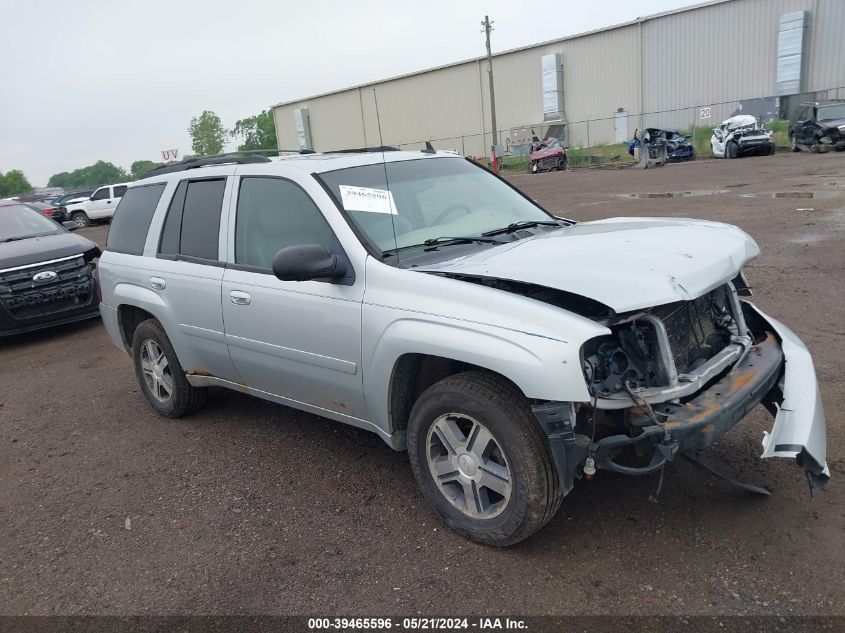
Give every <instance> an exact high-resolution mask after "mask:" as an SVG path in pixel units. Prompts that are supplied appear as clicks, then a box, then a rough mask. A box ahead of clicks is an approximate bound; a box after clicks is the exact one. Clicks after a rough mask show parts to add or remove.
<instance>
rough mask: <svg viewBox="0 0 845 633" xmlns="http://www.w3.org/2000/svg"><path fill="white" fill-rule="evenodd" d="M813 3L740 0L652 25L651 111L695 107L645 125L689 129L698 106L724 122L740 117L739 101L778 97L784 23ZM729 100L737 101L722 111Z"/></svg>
mask: <svg viewBox="0 0 845 633" xmlns="http://www.w3.org/2000/svg"><path fill="white" fill-rule="evenodd" d="M813 4H814V0H737V1H735V2H727V3H724V4H718V5H714V6H710V7H704V8H701V9H696V10H692V11H687V12H684V13H677V14H672V15H667V16H664V17H661V18H659V19H656V20H649V21H647V22H644V23H643V50H642V57H643V109H644V111H645V112H646V113H648V112H660V111H663V110H669V109H673V108H679V107H689V108H690V109H689V111H686V112H680V113H666V114H661V115H654V116H647V117H644V122H645V123H646V124H647V125H648V124H652V125H653V124H661V125H667V126H671V127H685V126H687V125H688V124H689V123H691V118H692V116H693V112H694V110H693V106H696V105H712V106H713V110H714V114H713V118H714V119H717V120H718V119H721V118H724V116H727V115H728V114H730V113H731V112H733V110H735V109H736V103H735V102H736V101H738V100H741V99H751V98H756V97H765V96H771V95H773V94H774V93H775V90H774V82H775V56H776V51H777V31H778V19H779V18H780V16H781V15H782V14H783V13H788V12H791V11H799V10H803V9H812V8H813ZM725 101H730V102H732V103H731V104H726V105H722V106H719V105H717V104H720V103H721V102H725ZM711 123H712V121H711Z"/></svg>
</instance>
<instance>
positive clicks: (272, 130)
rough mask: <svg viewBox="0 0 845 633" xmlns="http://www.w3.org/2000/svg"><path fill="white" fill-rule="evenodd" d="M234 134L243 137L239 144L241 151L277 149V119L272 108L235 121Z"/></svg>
mask: <svg viewBox="0 0 845 633" xmlns="http://www.w3.org/2000/svg"><path fill="white" fill-rule="evenodd" d="M232 136H236V137H239V138H241V139H243V143H242V144H241V145H238V149H239V150H241V151H245V150H251V149H276V121H275V120H274V118H273V111H272V110H263V111H262V112H261V114H256V115H255V116H251V117H247V118H245V119H241V120H240V121H237V122H235V127H234V128H232Z"/></svg>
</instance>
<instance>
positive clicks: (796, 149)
mask: <svg viewBox="0 0 845 633" xmlns="http://www.w3.org/2000/svg"><path fill="white" fill-rule="evenodd" d="M789 140H790V141H791V144H790V149H791V150H792V151H793V152H800V151H801V148H800V147H798V141H797V140H796V139H795V135H794V134H793V135H792V136H790V137H789Z"/></svg>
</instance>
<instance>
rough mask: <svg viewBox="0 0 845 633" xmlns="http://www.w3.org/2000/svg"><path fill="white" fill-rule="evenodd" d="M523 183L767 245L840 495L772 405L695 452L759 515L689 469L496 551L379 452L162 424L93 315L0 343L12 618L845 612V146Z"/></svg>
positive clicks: (344, 441) (611, 211)
mask: <svg viewBox="0 0 845 633" xmlns="http://www.w3.org/2000/svg"><path fill="white" fill-rule="evenodd" d="M512 180H513V182H514V183H515V184H516V185H517V186H519V187H521V188H523V189H524V190H525V191H527V192H528V193H529V194H530V195H532V196H533V197H535V198H536V199H537V200H539V201H540V202H541V203H543V204H544V205H545V206H546V207H547V208H549V209H550V210H552V211H554V212H556V213H559V214H560V215H564V216H567V217H571V218H574V219H578V220H587V219H594V218H602V217H609V216H613V215H626V216H642V215H659V216H688V217H697V218H705V219H711V220H720V221H725V222H731V223H734V224H737V225H739V226H740V227H742V228H743V229H745V230H746V231H747V232H748V233H750V234H751V235H752V236H753V237H754V238H756V239H757V240H758V242H759V243H760V246H761V248H762V250H763V255H762V256H761V257H760V258H759V259H758V260H757V261H755V262H754V263H752V264H751V265H750V266H749V267H748V269H747V272H748V276H749V278H750V281H751V282H752V284H753V286H754V290H755V301H756V302H757V303H758V304H759V305H760V306H761V307H762V308H763V309H764V310H765V311H767V312H770V313H771V314H773V315H776V316H777V317H778V318H779V319H781V320H783V321H784V322H786V323H787V324H789V325H790V326H791V327H792V328H793V329H794V330H795V331H796V332H797V333H798V334H799V335H800V336H801V337H802V338H803V339H804V341H805V342H806V343H807V345H808V346H809V347H810V349H811V351H812V352H813V355H814V358H815V362H816V369H817V372H818V377H819V380H820V383H821V388H822V394H823V399H824V404H825V408H826V411H827V420H828V461H829V464H830V467H831V471H832V477H833V479H832V481H831V485H830V486H829V487H828V490H827V491H825V492H823V493H817V494H816V496H815V497H814V498H811V497H810V494H809V492H808V488H807V484H806V482H805V481H804V479H803V477H802V474H801V472H800V470H799V469H798V468H796V467H795V466H794V465H793V464H791V463H789V462H786V461H767V462H765V463H764V462H761V461H760V459H759V458H758V457H759V454H760V451H761V449H760V440H761V437H762V432H763V430H766V429H768V428H770V426H771V422H770V418H769V417H768V415H767V414H766V413H765V412H764V411H763V410H762V408H759V407H758V409H757V410H755V411H754V412H753V413H752V414H751V416H750V417H749V418H747V419H746V420H745V421H744V422H743V423H742V424H740V425H739V426H738V427H736V428H735V429H734V430H733V431H731V432H730V433H729V434H728V435H727V436H726V437H725V438H723V439H722V441H721V442H719V443H718V444H717V445H715V446H714V447H712V448H711V449H710V450H709V451H707V452H706V453H705V454H704V456H703V459H704V460H705V461H707V462H708V463H710V464H712V465H715V466H718V467H722V468H726V469H729V470H731V471H733V472H735V473H736V474H737V475H738V476H739V478H741V479H742V480H744V481H748V482H750V483H764V484H765V485H767V486H768V487H769V488H770V489H771V490H772V492H773V494H772V496H771V497H769V498H766V499H760V498H752V497H749V496H747V495H746V494H744V493H742V492H740V491H737V490H735V489H733V488H731V487H730V486H728V485H726V484H723V483H722V482H721V481H719V480H717V479H714V478H712V477H710V476H705V475H703V474H702V472H701V471H699V470H697V469H695V468H694V467H693V466H691V465H690V464H688V463H686V462H683V461H677V462H673V464H672V465H671V466H670V467H669V468H667V472H666V479H665V485H664V489H663V492H662V495H661V497H660V503H659V504H656V505H655V504H651V503H649V501H648V493H649V491H650V489H651V482H650V481H649V480H646V479H633V478H624V477H619V476H615V475H612V474H609V473H599V475H598V476H597V477H596V478H595V480H593V481H592V482H581V483H580V485H578V486H576V489H575V490H574V491H573V492H572V494H571V495H570V496H569V497H567V498H566V499H565V500H564V504H563V508H562V509H561V511H560V513H559V514H558V515H557V517H556V518H555V519H554V520H553V521H552V522H551V523H550V524H549V525H548V526H547V527H546V528H545V529H544V530H542V531H541V532H540V533H539V534H537V535H536V536H535V537H533V538H531V539H530V540H528V541H527V542H524V543H522V544H520V545H518V546H516V547H512V548H509V549H504V550H502V549H493V548H488V547H484V546H480V545H476V544H474V543H471V542H469V541H467V540H465V539H463V538H461V537H460V536H458V535H456V534H454V533H452V532H451V531H449V530H447V529H444V528H443V527H441V525H440V524H439V522H438V521H437V519H436V518H435V516H434V514H433V513H432V512H431V511H430V510H429V509H428V507H427V506H426V505H425V503H424V501H423V499H422V497H421V496H420V494H419V493H418V492H417V488H416V485H415V483H414V480H413V477H412V475H411V471H410V468H409V467H408V464H407V459H406V456H405V454H404V453H395V452H393V451H392V450H390V449H389V448H388V447H387V446H386V445H385V444H384V443H382V441H381V440H380V439H378V438H377V437H376V436H375V435H371V434H369V433H366V432H364V431H360V430H357V429H354V428H351V427H345V426H342V425H340V424H337V423H334V422H330V421H327V420H324V419H321V418H317V417H314V416H311V415H307V414H304V413H299V412H297V411H294V410H292V409H288V408H285V407H282V406H277V405H274V404H270V403H267V402H263V401H260V400H257V399H253V398H250V397H247V396H244V395H241V394H237V393H229V392H215V393H214V394H213V395H212V397H211V398H210V400H209V403H208V405H207V406H206V407H205V408H204V409H203V410H202V411H200V412H199V413H197V414H195V415H193V416H190V417H188V418H185V419H181V420H176V421H171V420H166V419H164V418H161V417H158V416H157V415H155V414H154V413H153V412H152V409H151V408H150V407H149V406H148V405H147V404H146V402H145V401H144V399H143V397H142V395H141V394H140V392H139V390H138V388H137V386H136V383H135V377H134V374H133V371H132V367H131V364H130V361H129V358H128V356H126V355H125V354H123V353H122V352H121V351H119V350H118V349H117V348H116V347H114V346H113V344H112V343H111V342H110V341H109V339H108V338H107V336H106V333H105V331H104V330H103V328H102V326H101V325H100V323H99V322H98V321H89V322H86V323H82V324H76V325H73V326H67V327H61V328H56V329H52V330H48V331H42V332H38V333H34V334H30V335H25V336H18V337H15V338H12V339H11V340H2V341H0V512H1V513H2V514H0V613H3V614H106V613H107V614H128V613H135V614H199V613H203V614H207V613H219V614H223V613H231V614H247V613H249V614H259V613H262V614H264V613H273V614H319V615H322V614H341V615H352V614H360V615H375V614H382V615H411V614H417V613H420V614H424V615H435V614H437V615H456V614H465V615H469V614H481V613H509V614H522V615H528V614H657V613H662V614H772V613H775V614H784V615H787V614H845V571H843V570H845V492H843V490H845V487H843V481H845V480H843V475H845V458H843V452H845V434H843V422H845V416H844V415H843V413H842V411H843V409H845V390H843V375H845V325H843V309H844V308H845V293H843V279H845V238H844V237H843V236H845V234H844V233H843V228H845V154H825V155H809V154H799V155H794V154H782V155H776V156H772V157H766V158H748V159H741V160H737V161H698V162H695V163H692V164H682V165H671V166H667V167H665V168H662V169H652V170H648V171H645V172H642V171H634V170H625V169H618V170H580V171H577V170H576V171H570V172H564V173H552V174H542V175H536V176H530V175H527V174H518V175H515V176H513V177H512ZM713 191H716V192H717V193H712V192H713ZM671 192H693V193H694V194H696V195H688V196H683V197H669V196H668V195H666V194H670V193H671ZM819 192H828V193H819ZM775 193H781V194H784V196H782V197H772V194H775ZM632 194H639V195H640V196H641V197H636V196H635V195H632ZM642 194H651V195H657V196H659V197H650V196H649V195H645V196H644V195H642ZM755 194H759V195H755ZM796 196H801V197H796ZM812 196H815V197H812ZM106 230H107V229H106V227H94V228H91V229H86V230H84V231H82V233H84V234H86V235H88V236H89V237H91V238H93V239H95V240H96V241H98V242H100V243H101V244H102V243H104V241H105V236H106ZM609 255H612V254H608V256H609ZM601 256H602V253H596V257H601ZM586 264H587V263H586V262H585V265H586ZM570 272H571V273H572V274H575V273H576V271H570ZM130 527H131V529H129V528H130Z"/></svg>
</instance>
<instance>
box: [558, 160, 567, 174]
mask: <svg viewBox="0 0 845 633" xmlns="http://www.w3.org/2000/svg"><path fill="white" fill-rule="evenodd" d="M557 170H558V171H566V159H565V158H562V159H560V160H559V161H558V162H557Z"/></svg>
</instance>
